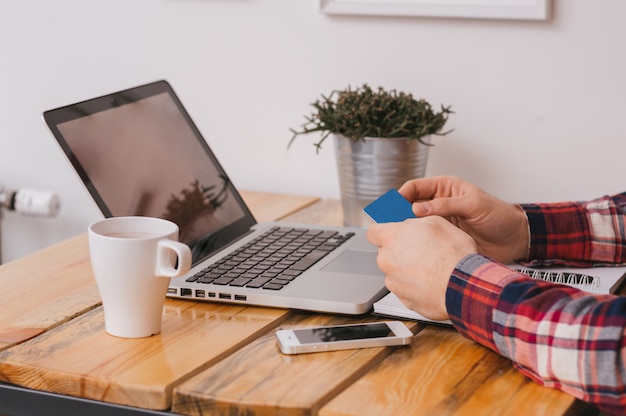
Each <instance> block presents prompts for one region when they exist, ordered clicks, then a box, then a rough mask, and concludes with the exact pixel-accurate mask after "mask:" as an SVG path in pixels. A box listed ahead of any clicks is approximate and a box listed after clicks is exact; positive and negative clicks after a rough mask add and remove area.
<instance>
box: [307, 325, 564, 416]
mask: <svg viewBox="0 0 626 416" xmlns="http://www.w3.org/2000/svg"><path fill="white" fill-rule="evenodd" d="M575 402H576V400H575V399H574V398H573V397H571V396H569V395H567V394H565V393H562V392H559V391H556V390H552V389H548V388H545V387H541V386H539V385H538V384H536V383H534V382H532V381H530V380H529V379H527V378H525V377H524V376H523V375H522V374H521V373H519V372H518V371H517V370H515V369H514V368H513V367H512V365H511V363H510V361H509V360H507V359H505V358H503V357H501V356H500V355H498V354H496V353H495V352H493V351H491V350H488V349H487V348H484V347H482V346H481V345H479V344H476V343H474V342H473V341H470V340H468V339H466V338H464V337H462V336H461V335H460V334H459V333H458V332H456V331H455V330H454V329H451V328H444V327H436V326H429V327H427V328H426V329H424V330H423V331H421V332H420V333H418V334H417V335H416V336H415V339H414V341H413V343H412V345H411V347H410V348H408V349H402V350H397V351H395V352H394V353H393V354H391V355H390V356H389V357H387V358H386V359H385V360H384V361H382V362H381V364H380V365H378V366H377V367H375V368H374V369H372V370H371V371H369V372H368V373H367V374H366V375H365V376H363V377H362V378H361V379H359V380H358V381H356V382H355V383H354V384H352V385H351V386H350V387H349V388H347V389H346V390H345V391H343V392H342V393H341V394H339V395H338V396H337V397H335V398H334V399H333V400H331V401H330V402H329V403H328V404H327V405H325V406H324V407H323V408H322V409H321V410H320V412H319V415H320V416H339V415H400V414H411V415H415V416H419V415H441V414H445V415H459V416H461V415H468V414H485V415H509V414H510V415H514V414H519V411H520V409H524V413H526V414H532V415H536V414H537V415H538V414H542V415H543V414H563V413H565V412H566V411H567V410H569V409H570V407H572V406H574V405H575Z"/></svg>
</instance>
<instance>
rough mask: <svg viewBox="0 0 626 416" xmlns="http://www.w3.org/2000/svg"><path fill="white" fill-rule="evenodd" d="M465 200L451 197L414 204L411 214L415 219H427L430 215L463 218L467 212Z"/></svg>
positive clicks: (468, 208) (468, 207) (467, 207)
mask: <svg viewBox="0 0 626 416" xmlns="http://www.w3.org/2000/svg"><path fill="white" fill-rule="evenodd" d="M468 202H469V201H467V199H466V198H463V197H451V198H437V199H432V200H430V201H424V202H416V203H414V204H413V213H414V214H415V215H416V216H417V217H428V216H431V215H437V216H439V217H444V218H448V217H452V216H458V217H465V216H466V215H467V214H468V212H469V210H470V206H468Z"/></svg>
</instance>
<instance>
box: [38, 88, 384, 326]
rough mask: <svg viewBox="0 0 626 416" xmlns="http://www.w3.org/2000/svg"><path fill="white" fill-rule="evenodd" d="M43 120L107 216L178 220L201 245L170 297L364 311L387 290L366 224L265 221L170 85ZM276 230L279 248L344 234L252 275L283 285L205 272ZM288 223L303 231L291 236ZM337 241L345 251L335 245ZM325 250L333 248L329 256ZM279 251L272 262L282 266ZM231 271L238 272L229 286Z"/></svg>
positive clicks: (194, 245)
mask: <svg viewBox="0 0 626 416" xmlns="http://www.w3.org/2000/svg"><path fill="white" fill-rule="evenodd" d="M44 120H45V122H46V124H47V125H48V127H49V128H50V131H51V132H52V134H53V136H54V137H55V139H56V140H57V142H58V144H59V145H60V147H61V149H62V150H63V152H64V153H65V155H66V156H67V158H68V160H69V161H70V163H71V164H72V166H73V167H74V169H75V171H76V173H77V174H78V176H79V177H80V179H81V180H82V182H83V184H84V185H85V187H86V188H87V190H88V191H89V193H90V195H91V197H92V198H93V200H94V201H95V203H96V204H97V205H98V207H99V208H100V210H101V211H102V213H103V214H104V216H105V217H112V216H125V215H144V216H153V217H160V218H167V219H169V220H172V221H174V222H176V223H177V224H178V225H179V227H180V240H181V241H183V242H185V243H186V244H188V245H189V246H190V247H191V249H192V255H193V267H192V269H191V271H190V272H189V274H188V275H187V276H185V277H182V278H175V279H172V281H171V285H170V289H169V292H168V296H170V297H174V298H185V299H193V300H202V301H212V302H229V303H239V304H249V305H261V306H272V307H281V308H296V309H304V310H314V311H321V312H333V313H344V314H363V313H366V312H369V311H370V310H371V307H372V304H373V302H375V301H376V300H378V299H379V298H381V297H382V296H383V295H385V294H386V293H387V292H388V291H387V289H386V288H385V285H384V276H383V274H382V273H381V272H380V270H379V269H378V267H377V265H376V248H375V247H373V246H372V245H370V244H369V243H368V242H367V240H366V239H365V230H363V229H361V228H351V227H330V226H316V225H311V224H287V223H283V222H262V223H257V222H256V220H255V219H254V217H253V216H252V214H251V213H250V210H249V209H248V207H247V206H246V205H245V203H244V201H243V199H242V198H241V196H240V194H239V192H238V191H237V190H236V188H235V186H234V185H233V183H232V182H231V181H230V179H229V177H228V175H227V174H226V172H225V171H224V169H223V168H222V166H221V165H220V163H219V162H218V161H217V158H216V157H215V155H214V154H213V152H212V151H211V149H210V148H209V146H208V144H207V142H206V141H205V140H204V138H203V137H202V135H201V134H200V132H199V130H198V129H197V128H196V126H195V124H194V123H193V121H192V120H191V118H190V116H189V114H188V113H187V111H186V110H185V109H184V107H183V105H182V103H181V102H180V100H179V99H178V97H177V96H176V94H175V93H174V91H173V89H172V88H171V86H170V85H169V84H168V83H167V82H166V81H157V82H154V83H150V84H146V85H142V86H139V87H135V88H131V89H127V90H124V91H120V92H116V93H112V94H108V95H106V96H101V97H97V98H94V99H90V100H86V101H82V102H79V103H76V104H72V105H68V106H64V107H60V108H56V109H53V110H49V111H46V112H44ZM277 227H278V228H280V229H281V231H280V232H282V233H283V234H279V235H278V237H275V238H274V241H275V242H276V244H278V245H280V244H283V245H287V244H286V243H285V241H287V238H288V236H292V235H293V233H302V234H303V236H304V235H315V236H316V240H319V239H320V238H321V236H328V235H334V236H335V237H334V238H331V240H329V242H325V243H322V244H323V247H321V248H311V247H312V245H311V243H307V245H306V247H305V248H300V249H299V255H300V256H302V257H303V258H304V260H302V261H300V262H298V261H297V260H293V259H291V258H290V259H291V260H290V261H282V263H276V264H274V265H272V263H271V262H270V261H266V262H265V263H263V265H262V266H258V265H257V267H255V268H254V269H253V270H252V271H249V272H248V274H246V276H248V277H254V274H257V275H263V276H270V275H278V276H280V277H274V278H273V279H274V281H275V282H277V283H273V284H272V283H271V281H270V280H268V281H267V282H265V283H263V284H260V283H259V280H255V282H256V283H254V284H253V283H250V282H246V280H245V279H244V278H237V275H236V273H235V272H232V271H229V272H225V271H224V270H225V269H224V268H223V267H222V266H220V267H219V268H217V269H216V270H217V271H215V270H213V271H211V275H212V276H213V277H212V278H208V274H206V273H205V275H204V276H201V275H202V273H203V272H204V271H205V270H207V268H208V267H210V266H211V265H212V264H214V263H216V262H217V263H220V262H222V264H223V263H229V264H230V263H232V260H228V261H224V259H225V258H226V257H227V256H228V255H229V254H230V253H232V252H233V251H237V253H243V252H244V251H245V252H246V253H248V254H247V255H250V250H255V249H257V248H259V247H257V245H253V244H251V242H252V241H253V240H255V239H256V238H258V237H259V236H260V235H263V234H266V233H268V232H269V231H273V232H276V228H277ZM286 228H288V229H289V228H291V229H293V230H295V231H293V233H292V234H286V231H284V230H285V229H286ZM333 232H336V234H333ZM318 236H320V237H318ZM298 239H299V240H301V239H302V238H300V237H298ZM318 243H319V242H318ZM318 243H316V244H318ZM272 245H274V244H272ZM291 245H292V244H291V243H289V246H291ZM330 245H336V246H337V247H336V248H334V249H333V250H331V249H329V248H328V247H329V246H330ZM288 248H289V247H286V248H285V247H281V248H280V250H279V251H280V252H285V251H286V250H287V249H288ZM268 250H269V249H267V250H265V251H268ZM306 250H312V251H311V253H307V252H306ZM320 250H325V252H328V254H326V255H324V256H323V257H321V255H320V254H319V253H320ZM324 254H325V253H324ZM277 256H278V255H274V256H273V257H272V258H273V260H272V261H276V262H280V259H277ZM307 256H308V257H307ZM235 257H241V256H240V255H237V256H235ZM257 257H258V256H255V257H254V259H257ZM319 257H321V258H319ZM250 262H251V260H250V261H248V263H250ZM290 262H291V263H292V264H293V263H298V264H302V263H311V262H313V265H312V266H311V267H310V268H308V269H307V270H305V271H299V272H300V274H297V273H294V272H289V273H286V272H284V273H283V272H281V270H283V271H284V270H288V268H289V267H291V266H288V264H289V263H290ZM278 265H279V266H280V267H279V266H278ZM300 268H302V267H300ZM236 272H241V267H240V268H238V269H237V270H236ZM231 274H232V275H233V276H235V277H234V278H233V281H232V282H230V283H228V277H229V276H230V275H231ZM295 274H297V275H295ZM294 275H295V276H294ZM199 276H200V277H199ZM281 277H282V278H281ZM212 279H213V280H212ZM235 279H237V280H235ZM252 280H254V279H251V280H250V281H252ZM260 282H264V280H263V279H261V280H260ZM137 296H141V294H140V293H138V294H137Z"/></svg>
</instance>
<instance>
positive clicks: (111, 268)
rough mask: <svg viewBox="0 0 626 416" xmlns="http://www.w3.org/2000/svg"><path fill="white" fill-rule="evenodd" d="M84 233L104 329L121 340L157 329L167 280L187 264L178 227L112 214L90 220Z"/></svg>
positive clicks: (187, 253)
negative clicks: (86, 234)
mask: <svg viewBox="0 0 626 416" xmlns="http://www.w3.org/2000/svg"><path fill="white" fill-rule="evenodd" d="M88 234H89V253H90V256H91V266H92V268H93V273H94V276H95V278H96V283H97V285H98V290H99V292H100V297H101V298H102V306H103V308H104V323H105V328H106V331H107V332H108V333H109V334H111V335H115V336H117V337H123V338H141V337H147V336H150V335H154V334H158V333H159V332H161V321H162V319H163V303H164V301H165V295H166V293H167V288H168V287H169V283H170V278H172V277H178V276H182V275H184V274H185V273H187V272H188V271H189V269H190V267H191V250H190V249H189V247H188V246H186V245H185V244H183V243H180V242H178V226H177V225H176V224H175V223H173V222H171V221H167V220H164V219H160V218H152V217H139V216H136V217H113V218H107V219H104V220H101V221H97V222H95V223H93V224H91V225H90V226H89V232H88Z"/></svg>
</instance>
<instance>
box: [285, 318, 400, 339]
mask: <svg viewBox="0 0 626 416" xmlns="http://www.w3.org/2000/svg"><path fill="white" fill-rule="evenodd" d="M293 332H294V334H295V335H296V337H297V338H298V341H300V343H301V344H312V343H318V342H333V341H348V340H353V339H371V338H387V337H392V336H394V333H393V332H392V331H391V328H389V326H388V325H387V324H385V323H382V322H381V323H374V324H372V323H369V324H367V325H349V326H336V327H328V328H309V329H295V330H294V331H293Z"/></svg>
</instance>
